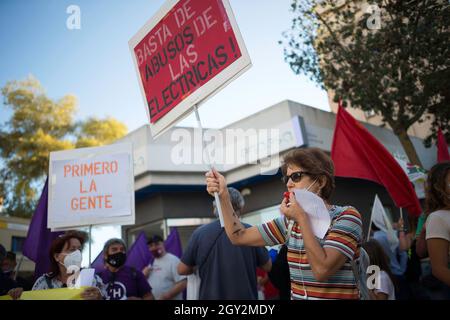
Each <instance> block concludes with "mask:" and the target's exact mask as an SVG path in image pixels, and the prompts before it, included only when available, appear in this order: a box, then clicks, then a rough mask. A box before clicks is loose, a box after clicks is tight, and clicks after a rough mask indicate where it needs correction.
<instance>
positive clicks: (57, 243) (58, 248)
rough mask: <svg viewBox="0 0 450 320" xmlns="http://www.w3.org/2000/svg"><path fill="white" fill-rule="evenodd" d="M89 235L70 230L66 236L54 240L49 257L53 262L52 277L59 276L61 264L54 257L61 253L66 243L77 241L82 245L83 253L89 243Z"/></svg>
mask: <svg viewBox="0 0 450 320" xmlns="http://www.w3.org/2000/svg"><path fill="white" fill-rule="evenodd" d="M88 238H89V237H88V234H87V233H86V232H83V231H77V230H69V231H67V232H65V233H64V234H61V235H60V236H59V237H57V238H56V239H54V240H53V242H52V244H51V246H50V252H49V257H50V261H51V265H50V274H51V277H56V276H57V275H58V274H59V272H60V271H59V263H58V262H57V261H56V260H55V257H54V255H55V254H57V253H61V252H62V251H63V249H64V246H65V245H66V243H69V242H70V240H71V239H77V240H78V241H80V244H81V251H83V248H84V244H85V243H86V242H87V241H88Z"/></svg>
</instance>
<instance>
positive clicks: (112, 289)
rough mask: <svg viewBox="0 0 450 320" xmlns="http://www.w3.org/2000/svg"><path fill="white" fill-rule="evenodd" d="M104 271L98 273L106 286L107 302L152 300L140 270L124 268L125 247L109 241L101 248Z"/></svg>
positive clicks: (121, 243)
mask: <svg viewBox="0 0 450 320" xmlns="http://www.w3.org/2000/svg"><path fill="white" fill-rule="evenodd" d="M103 259H104V261H105V269H104V270H102V271H101V272H100V273H99V276H100V277H101V278H102V280H103V282H104V283H105V284H106V299H107V300H153V299H154V298H153V294H152V289H151V287H150V286H149V284H148V282H147V279H146V278H145V277H144V275H143V274H142V272H141V271H140V270H136V269H135V268H132V267H129V266H126V265H125V263H126V261H127V255H126V245H125V242H123V240H122V239H117V238H114V239H110V240H108V241H107V242H106V243H105V245H104V247H103Z"/></svg>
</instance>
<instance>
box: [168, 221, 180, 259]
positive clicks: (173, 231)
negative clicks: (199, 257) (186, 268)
mask: <svg viewBox="0 0 450 320" xmlns="http://www.w3.org/2000/svg"><path fill="white" fill-rule="evenodd" d="M164 245H165V247H166V251H167V252H170V253H171V254H173V255H175V256H177V257H178V258H181V255H182V254H183V249H182V248H181V241H180V235H179V234H178V230H177V228H175V227H171V228H170V234H169V236H168V237H167V239H166V241H165V242H164Z"/></svg>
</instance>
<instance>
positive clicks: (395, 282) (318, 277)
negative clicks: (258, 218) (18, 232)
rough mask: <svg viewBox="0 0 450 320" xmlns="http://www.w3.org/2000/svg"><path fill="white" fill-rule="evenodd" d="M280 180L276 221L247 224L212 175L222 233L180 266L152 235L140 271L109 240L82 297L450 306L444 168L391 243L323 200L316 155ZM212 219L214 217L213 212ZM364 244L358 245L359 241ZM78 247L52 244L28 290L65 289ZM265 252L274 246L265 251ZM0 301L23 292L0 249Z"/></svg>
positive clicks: (301, 155) (330, 181)
mask: <svg viewBox="0 0 450 320" xmlns="http://www.w3.org/2000/svg"><path fill="white" fill-rule="evenodd" d="M282 173H283V181H284V183H285V185H286V188H287V190H288V192H290V194H289V197H285V198H283V200H281V201H280V202H281V203H280V211H281V213H282V215H281V216H280V217H278V218H276V219H274V220H272V221H269V222H266V223H263V224H260V225H255V226H250V225H248V224H245V223H242V222H241V221H240V218H241V213H242V209H243V207H244V199H243V197H242V195H241V194H240V193H239V191H237V190H236V189H233V188H229V187H228V186H227V182H226V179H225V178H224V176H222V175H221V174H220V173H219V172H217V171H215V170H212V171H209V172H208V173H207V174H206V188H207V191H208V193H210V194H211V195H212V194H214V193H216V192H217V193H218V195H219V198H220V201H221V209H222V214H223V222H224V228H222V227H221V225H220V222H219V220H217V221H214V222H212V223H209V224H207V225H204V226H201V227H199V228H198V229H197V230H196V231H195V232H194V233H193V234H192V236H191V238H190V240H189V243H188V244H187V246H186V248H185V251H184V254H183V255H182V257H181V258H180V259H179V258H178V257H176V256H175V255H173V254H170V253H168V252H166V250H165V247H164V242H163V239H162V238H161V237H159V236H153V237H152V238H150V240H149V242H148V250H150V251H151V253H152V255H153V257H154V258H155V260H154V261H153V263H152V264H150V265H149V266H147V267H145V268H144V269H143V270H137V269H134V268H132V267H129V266H126V265H125V263H126V260H127V254H126V252H127V247H126V244H125V242H124V241H123V240H121V239H110V240H109V241H107V242H106V243H105V245H104V248H103V261H104V269H103V270H102V271H101V272H98V273H97V274H95V276H94V277H93V279H92V283H91V286H90V287H87V288H86V289H84V290H83V292H82V293H81V296H82V298H83V299H90V300H98V299H106V300H125V299H128V300H141V299H142V300H153V299H156V300H167V299H173V300H181V299H184V295H183V292H187V297H188V299H189V298H190V299H200V300H204V299H218V300H221V299H249V300H252V299H253V300H256V299H267V300H270V299H282V300H284V299H286V300H288V299H300V300H302V299H314V300H324V299H352V300H357V299H361V298H363V297H362V294H361V291H362V290H361V286H366V287H367V288H368V290H369V294H370V295H369V299H375V300H407V299H450V268H449V267H450V245H449V242H450V162H443V163H440V164H437V165H435V166H433V167H432V168H431V170H430V171H429V173H428V180H427V182H426V199H425V209H424V213H423V214H422V216H421V217H420V218H419V219H417V220H414V218H412V217H409V218H408V219H407V221H406V223H405V221H404V220H403V219H402V218H401V219H399V221H398V222H397V223H394V224H393V225H394V229H395V232H396V235H397V239H398V241H397V242H394V245H393V242H392V241H390V239H389V235H388V234H387V233H386V232H385V231H384V230H380V229H379V228H377V226H376V225H375V224H373V225H372V226H371V228H370V230H371V231H372V232H371V234H370V238H369V239H366V237H365V236H364V235H363V225H362V219H361V214H360V212H359V211H358V210H357V208H354V207H353V206H351V203H350V204H346V205H345V206H341V205H336V204H333V203H332V202H331V199H332V194H333V191H334V189H335V180H334V165H333V162H332V160H331V158H330V157H329V156H328V155H327V154H326V153H324V152H323V151H321V150H319V149H316V148H301V149H300V148H299V149H295V150H292V151H291V152H289V153H288V154H287V155H286V156H285V157H284V162H283V166H282ZM296 189H303V190H305V191H306V192H310V193H313V194H314V196H316V197H319V198H320V199H322V200H323V202H324V203H325V206H326V208H327V210H328V212H329V214H330V218H331V224H330V227H329V229H328V231H327V232H326V234H325V236H324V237H323V238H318V237H316V236H315V234H314V233H313V230H312V226H311V222H310V220H309V218H308V215H307V214H306V212H305V211H304V210H303V208H302V206H301V204H300V203H298V202H297V200H296V198H295V196H294V195H293V193H292V191H294V190H296ZM213 206H214V207H213V211H214V213H215V215H216V216H217V215H218V213H217V212H218V210H217V207H216V204H215V203H213ZM366 240H367V241H366ZM86 241H87V238H86V235H85V234H84V233H83V232H79V231H69V232H66V233H65V234H64V235H62V236H60V237H58V238H57V239H55V240H54V241H53V243H52V245H51V248H50V252H49V258H50V259H51V269H50V270H48V273H46V274H44V275H42V276H40V277H39V278H38V279H37V280H36V281H35V283H34V285H33V286H32V288H31V290H48V289H56V288H64V287H67V286H70V281H71V279H72V277H71V275H72V274H73V272H74V271H73V268H71V267H72V266H74V265H75V266H77V267H78V269H79V268H80V267H81V262H82V254H81V252H82V250H83V247H84V245H85V243H86ZM266 247H273V248H277V250H275V249H271V250H270V251H267V249H266ZM363 253H364V254H365V255H367V256H368V259H369V261H370V262H369V264H370V265H372V266H373V265H375V266H377V267H378V268H379V272H378V274H377V281H376V287H375V288H373V287H369V286H368V285H367V284H368V282H366V283H364V281H360V280H359V279H358V276H357V275H356V274H355V269H354V262H355V261H357V260H358V259H360V257H361V256H362V254H363ZM0 263H1V266H2V273H1V274H0V295H4V294H9V295H10V296H11V297H12V298H13V299H18V298H20V296H21V295H22V293H23V291H24V290H29V289H30V287H29V286H27V284H26V283H25V282H24V281H23V279H21V278H19V277H17V275H16V273H15V267H16V262H15V255H14V254H13V253H11V252H6V250H5V248H4V247H3V246H0Z"/></svg>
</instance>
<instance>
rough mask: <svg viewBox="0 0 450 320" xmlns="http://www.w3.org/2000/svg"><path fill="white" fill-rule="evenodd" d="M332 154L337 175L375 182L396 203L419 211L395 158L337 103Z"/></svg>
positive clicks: (412, 190)
mask: <svg viewBox="0 0 450 320" xmlns="http://www.w3.org/2000/svg"><path fill="white" fill-rule="evenodd" d="M331 158H332V159H333V162H334V166H335V175H336V176H339V177H350V178H360V179H367V180H371V181H374V182H377V183H379V184H381V185H383V186H384V187H385V188H386V189H387V191H388V192H389V194H390V196H391V198H392V199H393V200H394V202H395V204H396V205H397V206H398V207H400V208H406V209H407V210H408V212H409V213H410V214H412V215H414V216H419V215H420V214H421V212H422V209H421V207H420V203H419V200H418V199H417V196H416V193H415V192H414V189H413V187H412V185H411V182H410V181H409V179H408V176H407V175H406V173H405V172H404V171H403V169H402V168H401V167H400V165H399V164H398V162H397V161H396V160H395V158H394V157H393V156H392V155H391V154H390V153H389V151H388V150H386V148H385V147H384V146H383V145H382V144H381V143H380V142H379V141H378V140H377V139H375V137H374V136H372V135H371V134H370V133H369V131H367V129H366V128H364V127H363V126H362V125H361V124H360V123H359V122H358V121H356V120H355V119H354V118H353V117H352V116H351V115H350V114H349V113H348V112H347V111H346V110H345V109H344V108H343V107H342V106H341V104H340V103H339V109H338V113H337V117H336V128H335V129H334V136H333V145H332V147H331Z"/></svg>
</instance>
